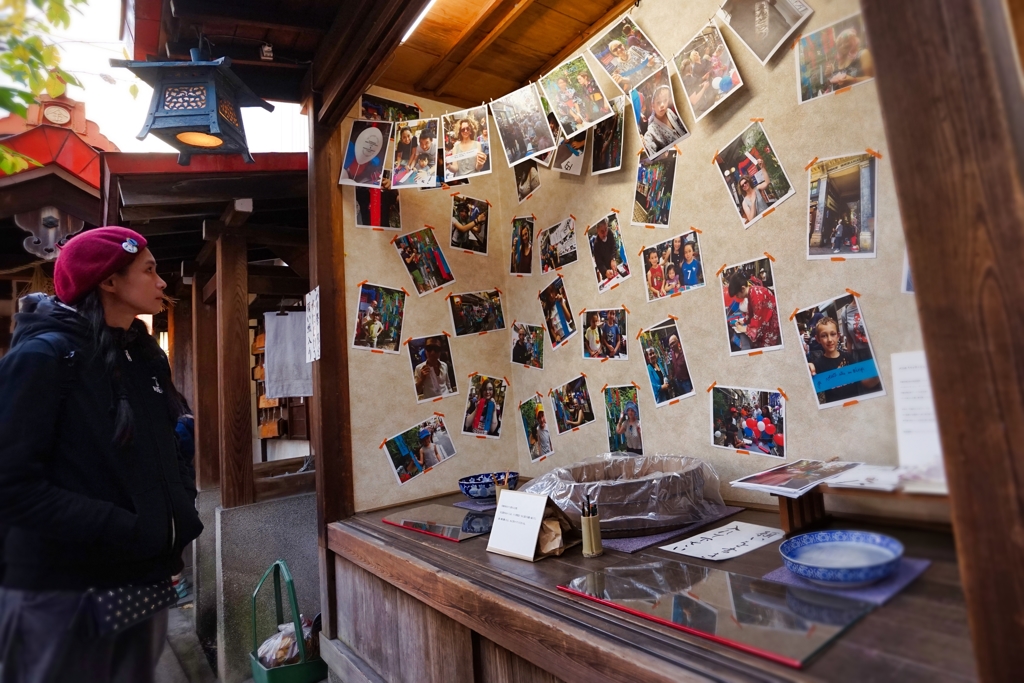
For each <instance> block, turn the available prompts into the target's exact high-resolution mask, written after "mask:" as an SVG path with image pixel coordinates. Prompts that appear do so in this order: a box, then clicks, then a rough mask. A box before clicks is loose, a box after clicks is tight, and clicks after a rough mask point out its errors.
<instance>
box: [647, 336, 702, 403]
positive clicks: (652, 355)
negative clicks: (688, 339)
mask: <svg viewBox="0 0 1024 683" xmlns="http://www.w3.org/2000/svg"><path fill="white" fill-rule="evenodd" d="M640 349H641V350H642V351H643V354H644V359H645V360H646V361H647V377H648V379H649V380H650V381H651V390H652V391H653V392H654V404H655V405H656V406H658V407H659V408H660V407H661V406H665V405H668V404H670V403H672V402H674V401H676V400H677V399H680V398H686V397H687V396H692V395H693V394H694V389H693V380H692V379H690V368H689V366H688V365H687V364H686V353H685V352H684V351H683V342H682V341H681V338H680V336H679V329H678V328H677V327H676V321H675V320H673V319H672V318H668V319H667V320H665V321H664V322H660V323H658V324H657V325H655V326H654V327H652V328H650V329H649V330H644V331H643V332H642V333H641V334H640Z"/></svg>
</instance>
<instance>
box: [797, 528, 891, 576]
mask: <svg viewBox="0 0 1024 683" xmlns="http://www.w3.org/2000/svg"><path fill="white" fill-rule="evenodd" d="M779 553H781V554H782V561H783V563H784V564H785V565H786V569H788V570H789V571H791V572H793V573H794V574H796V575H797V576H802V577H803V578H805V579H807V580H808V581H812V582H814V583H816V584H819V585H821V586H830V587H833V588H854V587H856V586H866V585H868V584H870V583H874V582H875V581H878V580H880V579H884V578H885V577H887V576H889V574H891V573H892V572H893V571H895V569H896V567H897V565H899V562H900V558H901V557H902V556H903V544H902V543H900V542H899V541H897V540H896V539H895V538H890V537H889V536H883V535H882V534H875V533H871V532H869V531H815V532H812V533H809V534H801V535H800V536H794V537H793V538H791V539H789V540H787V541H784V542H783V543H782V545H780V546H779Z"/></svg>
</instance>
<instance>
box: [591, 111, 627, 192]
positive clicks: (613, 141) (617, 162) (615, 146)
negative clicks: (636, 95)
mask: <svg viewBox="0 0 1024 683" xmlns="http://www.w3.org/2000/svg"><path fill="white" fill-rule="evenodd" d="M611 106H612V111H613V112H614V113H615V116H612V117H610V118H607V119H605V120H604V121H602V122H601V123H599V124H597V125H596V126H594V128H593V130H594V151H593V152H591V157H590V175H601V174H602V173H611V172H612V171H618V170H619V169H620V168H622V131H623V129H624V127H625V121H626V119H625V106H626V97H625V95H620V96H618V97H613V98H612V100H611Z"/></svg>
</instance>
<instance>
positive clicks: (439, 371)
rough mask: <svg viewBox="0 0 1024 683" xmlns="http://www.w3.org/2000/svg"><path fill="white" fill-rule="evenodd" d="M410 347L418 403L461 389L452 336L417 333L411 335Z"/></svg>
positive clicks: (451, 394) (408, 345)
mask: <svg viewBox="0 0 1024 683" xmlns="http://www.w3.org/2000/svg"><path fill="white" fill-rule="evenodd" d="M406 347H407V348H408V349H409V362H410V364H411V366H412V381H413V386H414V387H415V388H416V402H417V403H426V402H427V401H433V400H435V399H437V398H443V397H445V396H454V395H456V394H458V393H459V385H458V382H457V380H456V379H455V365H454V363H453V362H452V350H451V346H450V345H449V344H448V337H446V336H445V335H443V334H436V335H434V336H432V337H416V338H414V339H410V340H409V343H408V344H407V345H406Z"/></svg>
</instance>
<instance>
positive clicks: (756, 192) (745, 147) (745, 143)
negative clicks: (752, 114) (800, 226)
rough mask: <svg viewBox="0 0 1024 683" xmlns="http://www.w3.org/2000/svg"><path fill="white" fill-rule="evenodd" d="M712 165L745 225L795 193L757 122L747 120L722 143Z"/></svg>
mask: <svg viewBox="0 0 1024 683" xmlns="http://www.w3.org/2000/svg"><path fill="white" fill-rule="evenodd" d="M715 165H716V166H717V167H718V172H719V173H720V174H721V176H722V182H724V183H725V188H726V190H727V191H728V192H729V197H730V198H731V199H732V202H733V206H735V207H736V213H737V214H739V217H740V220H741V221H743V225H744V226H745V227H747V228H749V227H750V226H752V225H753V224H754V223H756V222H757V221H759V220H761V218H762V217H763V216H765V215H766V214H768V213H770V212H771V211H774V210H775V207H777V206H778V205H779V204H781V203H782V202H784V201H786V200H787V199H789V198H790V197H792V196H793V195H794V194H795V193H794V191H793V183H791V182H790V181H789V176H788V175H786V170H785V169H784V168H782V163H781V162H780V161H779V158H778V156H777V155H776V153H775V148H774V147H772V145H771V142H769V140H768V134H767V133H765V131H764V127H763V126H762V125H761V124H760V123H758V122H754V123H751V124H750V125H749V126H747V128H746V130H744V131H743V132H742V133H740V134H739V135H738V136H737V137H736V138H735V139H733V140H732V141H731V142H730V143H729V144H728V145H726V146H725V148H724V149H722V150H721V151H720V152H719V153H718V157H716V159H715Z"/></svg>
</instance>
